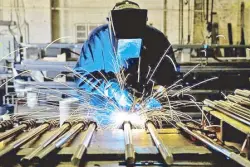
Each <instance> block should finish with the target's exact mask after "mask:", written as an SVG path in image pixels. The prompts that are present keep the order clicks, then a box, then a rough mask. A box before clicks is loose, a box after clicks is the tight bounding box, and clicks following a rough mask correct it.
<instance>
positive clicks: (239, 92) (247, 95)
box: [234, 89, 250, 98]
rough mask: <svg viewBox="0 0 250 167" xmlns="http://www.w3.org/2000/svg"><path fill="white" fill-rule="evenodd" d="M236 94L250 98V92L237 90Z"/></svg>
mask: <svg viewBox="0 0 250 167" xmlns="http://www.w3.org/2000/svg"><path fill="white" fill-rule="evenodd" d="M234 94H236V95H240V96H244V97H247V98H250V91H248V90H241V89H236V90H235V91H234Z"/></svg>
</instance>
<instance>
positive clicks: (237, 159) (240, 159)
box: [177, 122, 250, 166]
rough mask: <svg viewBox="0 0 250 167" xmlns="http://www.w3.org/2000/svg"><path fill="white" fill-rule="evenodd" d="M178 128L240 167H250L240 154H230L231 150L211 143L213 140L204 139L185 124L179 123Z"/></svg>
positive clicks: (248, 162)
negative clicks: (240, 166)
mask: <svg viewBox="0 0 250 167" xmlns="http://www.w3.org/2000/svg"><path fill="white" fill-rule="evenodd" d="M177 126H178V127H179V128H181V129H182V130H183V131H185V132H186V133H188V134H189V135H191V136H193V137H195V138H196V139H198V140H199V141H201V142H202V143H204V144H206V145H207V146H208V147H210V148H211V149H213V150H215V151H218V152H220V153H222V154H224V155H225V156H227V157H229V158H231V159H232V160H234V161H235V162H237V163H239V164H240V165H243V166H250V161H248V160H247V159H246V158H244V157H242V156H240V155H239V154H236V153H234V152H230V151H229V150H227V149H225V148H224V147H222V146H220V145H219V144H217V143H215V142H213V141H211V140H209V139H207V138H205V137H203V136H202V135H201V134H199V133H196V132H193V131H191V130H190V129H188V128H187V127H186V126H185V125H184V124H183V123H181V122H178V123H177Z"/></svg>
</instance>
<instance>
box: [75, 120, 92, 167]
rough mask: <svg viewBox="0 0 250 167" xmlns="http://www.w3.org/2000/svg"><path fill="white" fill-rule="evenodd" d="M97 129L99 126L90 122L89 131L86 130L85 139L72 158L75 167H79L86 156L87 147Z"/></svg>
mask: <svg viewBox="0 0 250 167" xmlns="http://www.w3.org/2000/svg"><path fill="white" fill-rule="evenodd" d="M96 128H97V124H96V123H95V122H90V123H89V126H88V129H87V130H86V132H85V134H84V137H83V139H82V141H81V144H80V145H79V146H78V149H77V150H76V151H75V153H74V154H73V156H72V158H71V162H72V164H73V165H74V166H79V165H80V162H81V159H82V157H83V155H84V154H85V152H86V150H87V147H88V146H89V143H90V141H91V138H92V136H93V134H94V131H95V130H96Z"/></svg>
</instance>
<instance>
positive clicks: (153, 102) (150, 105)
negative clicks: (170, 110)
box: [145, 98, 162, 110]
mask: <svg viewBox="0 0 250 167" xmlns="http://www.w3.org/2000/svg"><path fill="white" fill-rule="evenodd" d="M145 108H146V109H148V110H153V109H161V108H162V105H161V103H160V102H159V101H158V100H157V99H155V98H150V99H148V100H147V101H146V106H145Z"/></svg>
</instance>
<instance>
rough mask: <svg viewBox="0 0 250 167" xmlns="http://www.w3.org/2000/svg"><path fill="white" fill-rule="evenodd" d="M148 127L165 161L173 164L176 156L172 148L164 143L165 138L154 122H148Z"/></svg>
mask: <svg viewBox="0 0 250 167" xmlns="http://www.w3.org/2000/svg"><path fill="white" fill-rule="evenodd" d="M146 128H147V129H148V131H149V133H150V135H151V137H152V139H153V141H154V143H155V145H156V147H157V148H158V150H159V152H160V154H161V156H162V158H163V160H164V162H165V163H166V164H167V165H171V164H173V161H174V158H173V154H172V153H171V151H170V149H169V148H168V147H167V146H166V145H165V144H164V143H163V140H162V139H161V138H160V136H159V134H158V132H157V130H156V128H155V126H154V124H153V123H152V122H151V121H147V122H146Z"/></svg>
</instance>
